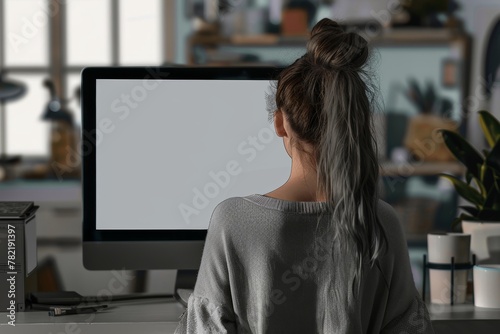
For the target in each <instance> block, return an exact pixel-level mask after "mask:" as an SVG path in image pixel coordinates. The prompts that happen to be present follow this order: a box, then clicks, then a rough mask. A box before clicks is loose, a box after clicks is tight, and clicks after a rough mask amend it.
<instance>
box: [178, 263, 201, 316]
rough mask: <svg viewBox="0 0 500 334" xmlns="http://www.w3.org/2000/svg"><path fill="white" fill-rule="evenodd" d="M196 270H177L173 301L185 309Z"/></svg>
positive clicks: (194, 280)
mask: <svg viewBox="0 0 500 334" xmlns="http://www.w3.org/2000/svg"><path fill="white" fill-rule="evenodd" d="M197 276H198V270H187V269H183V270H177V277H176V279H175V287H174V296H175V299H177V301H178V302H179V303H181V304H182V305H184V306H185V307H187V304H188V299H189V296H191V294H192V293H193V289H194V285H195V283H196V277H197Z"/></svg>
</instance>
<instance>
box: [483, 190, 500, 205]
mask: <svg viewBox="0 0 500 334" xmlns="http://www.w3.org/2000/svg"><path fill="white" fill-rule="evenodd" d="M483 209H496V210H500V193H499V192H498V190H497V189H496V188H495V187H491V188H490V190H489V192H488V196H486V200H485V201H484V205H483Z"/></svg>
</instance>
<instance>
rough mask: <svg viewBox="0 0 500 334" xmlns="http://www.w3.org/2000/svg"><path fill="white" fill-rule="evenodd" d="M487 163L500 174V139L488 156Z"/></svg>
mask: <svg viewBox="0 0 500 334" xmlns="http://www.w3.org/2000/svg"><path fill="white" fill-rule="evenodd" d="M486 163H487V164H488V166H490V167H491V168H493V169H494V170H495V171H496V173H495V174H497V175H500V140H498V141H497V142H496V144H495V146H493V148H492V149H491V151H490V153H489V154H488V155H487V156H486Z"/></svg>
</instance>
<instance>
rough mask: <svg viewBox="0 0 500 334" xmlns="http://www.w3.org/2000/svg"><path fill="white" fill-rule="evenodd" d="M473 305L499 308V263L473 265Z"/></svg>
mask: <svg viewBox="0 0 500 334" xmlns="http://www.w3.org/2000/svg"><path fill="white" fill-rule="evenodd" d="M474 305H476V306H477V307H489V308H500V264H482V265H477V266H474Z"/></svg>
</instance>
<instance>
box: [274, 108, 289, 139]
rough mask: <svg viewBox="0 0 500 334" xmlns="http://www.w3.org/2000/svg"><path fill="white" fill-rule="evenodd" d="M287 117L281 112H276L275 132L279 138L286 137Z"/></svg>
mask: <svg viewBox="0 0 500 334" xmlns="http://www.w3.org/2000/svg"><path fill="white" fill-rule="evenodd" d="M285 122H286V120H285V115H284V114H283V112H282V111H281V110H276V112H275V113H274V130H276V134H277V135H278V137H286V135H287V133H286V129H285Z"/></svg>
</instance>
